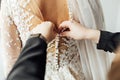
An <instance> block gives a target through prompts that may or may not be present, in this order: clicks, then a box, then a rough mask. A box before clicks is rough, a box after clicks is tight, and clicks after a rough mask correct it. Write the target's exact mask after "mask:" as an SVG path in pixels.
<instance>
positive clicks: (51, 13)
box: [40, 0, 69, 26]
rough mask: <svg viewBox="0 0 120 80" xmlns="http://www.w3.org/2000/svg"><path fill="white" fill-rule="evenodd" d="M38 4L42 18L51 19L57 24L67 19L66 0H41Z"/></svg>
mask: <svg viewBox="0 0 120 80" xmlns="http://www.w3.org/2000/svg"><path fill="white" fill-rule="evenodd" d="M40 4H41V12H42V15H43V17H44V20H48V21H52V22H53V23H54V24H56V25H57V26H58V25H59V24H60V23H61V22H62V21H64V20H68V19H69V15H68V5H67V0H41V2H40Z"/></svg>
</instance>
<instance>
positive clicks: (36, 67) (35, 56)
mask: <svg viewBox="0 0 120 80" xmlns="http://www.w3.org/2000/svg"><path fill="white" fill-rule="evenodd" d="M46 48H47V44H46V42H45V41H44V40H42V39H40V38H37V37H34V38H30V39H29V40H28V41H27V42H26V45H25V47H24V48H23V50H22V52H21V54H20V56H19V58H18V60H17V61H16V63H15V65H14V67H13V69H12V70H11V72H10V73H9V75H8V77H7V80H44V74H45V65H46Z"/></svg>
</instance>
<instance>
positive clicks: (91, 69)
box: [0, 0, 109, 80]
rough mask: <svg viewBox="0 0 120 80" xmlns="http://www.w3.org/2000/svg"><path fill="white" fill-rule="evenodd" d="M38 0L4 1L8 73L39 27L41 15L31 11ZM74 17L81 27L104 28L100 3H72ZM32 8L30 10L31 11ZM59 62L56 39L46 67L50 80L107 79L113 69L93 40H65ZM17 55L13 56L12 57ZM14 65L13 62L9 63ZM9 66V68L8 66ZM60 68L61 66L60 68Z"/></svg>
mask: <svg viewBox="0 0 120 80" xmlns="http://www.w3.org/2000/svg"><path fill="white" fill-rule="evenodd" d="M32 2H33V3H34V0H2V5H1V25H0V26H1V30H2V32H1V37H2V39H1V41H2V44H1V46H2V49H1V54H2V55H3V57H4V63H5V72H7V71H8V70H6V69H8V67H10V68H11V66H12V65H13V64H14V62H15V60H16V58H17V57H18V56H15V55H16V54H18V55H19V52H20V50H21V48H22V47H23V46H24V44H25V42H26V40H27V38H28V36H29V34H30V32H29V28H30V27H31V26H33V25H34V26H35V25H36V26H37V24H35V22H34V19H35V20H38V21H40V20H39V16H36V15H39V14H40V13H35V12H34V11H33V12H31V9H30V8H32V5H29V3H32ZM68 3H69V4H68V6H69V8H70V10H69V13H70V15H71V18H73V19H74V20H76V21H79V22H81V24H83V25H85V26H88V27H89V28H94V29H104V20H103V14H102V10H101V6H100V2H99V0H68ZM28 6H31V7H30V8H27V7H28ZM60 40H62V41H63V43H62V41H61V45H64V46H65V48H62V49H61V48H60V49H59V52H60V53H62V54H59V58H58V60H59V61H58V63H56V58H55V54H54V53H55V51H52V50H51V48H52V47H56V45H55V44H54V43H55V42H56V39H54V40H53V41H52V42H51V43H49V45H48V55H47V64H46V75H45V79H46V80H105V79H106V73H107V70H108V68H109V58H108V57H107V56H108V54H107V53H104V52H102V51H98V50H97V49H96V45H95V44H94V43H92V42H91V41H86V40H83V41H76V40H73V39H70V38H61V39H60ZM10 55H13V56H10ZM7 62H10V63H7ZM8 64H9V66H8ZM56 66H59V68H58V69H56Z"/></svg>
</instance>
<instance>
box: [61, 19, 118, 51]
mask: <svg viewBox="0 0 120 80" xmlns="http://www.w3.org/2000/svg"><path fill="white" fill-rule="evenodd" d="M65 28H66V30H65ZM59 29H60V32H61V31H62V32H61V33H60V34H61V35H62V36H69V37H71V38H74V39H76V40H81V39H88V40H92V41H93V42H95V43H97V48H98V49H102V50H104V51H110V52H115V51H117V48H118V46H119V45H120V32H118V33H111V32H107V31H99V30H94V29H88V28H85V27H84V26H83V25H81V24H79V23H77V22H75V21H72V22H71V21H65V22H63V23H62V24H61V25H60V27H59ZM63 30H64V31H63Z"/></svg>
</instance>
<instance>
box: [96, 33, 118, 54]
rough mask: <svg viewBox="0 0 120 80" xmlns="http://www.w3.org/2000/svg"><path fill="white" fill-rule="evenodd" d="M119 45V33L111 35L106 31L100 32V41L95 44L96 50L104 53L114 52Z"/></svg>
mask: <svg viewBox="0 0 120 80" xmlns="http://www.w3.org/2000/svg"><path fill="white" fill-rule="evenodd" d="M119 45H120V32H118V33H111V32H107V31H101V35H100V40H99V43H98V44H97V49H102V50H104V51H109V52H114V51H115V50H116V48H117V47H118V46H119Z"/></svg>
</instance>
